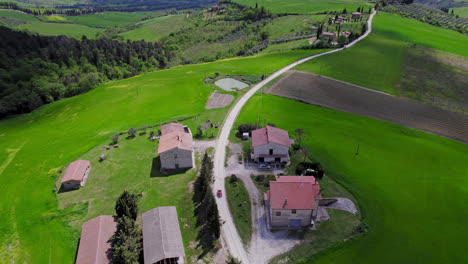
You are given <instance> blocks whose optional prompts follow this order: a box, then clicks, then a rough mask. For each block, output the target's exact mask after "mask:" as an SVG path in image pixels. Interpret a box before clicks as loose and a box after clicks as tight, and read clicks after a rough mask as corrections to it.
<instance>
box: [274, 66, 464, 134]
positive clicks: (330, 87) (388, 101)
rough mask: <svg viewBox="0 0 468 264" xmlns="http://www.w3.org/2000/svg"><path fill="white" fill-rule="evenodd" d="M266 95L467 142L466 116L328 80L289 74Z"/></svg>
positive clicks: (299, 72)
mask: <svg viewBox="0 0 468 264" xmlns="http://www.w3.org/2000/svg"><path fill="white" fill-rule="evenodd" d="M266 92H267V93H269V94H273V95H278V96H282V97H287V98H291V99H295V100H298V101H301V102H305V103H309V104H313V105H319V106H323V107H327V108H331V109H335V110H339V111H344V112H349V113H353V114H357V115H362V116H367V117H370V118H375V119H379V120H383V121H387V122H392V123H395V124H398V125H403V126H407V127H411V128H415V129H419V130H423V131H426V132H429V133H433V134H437V135H441V136H444V137H447V138H451V139H455V140H458V141H461V142H464V143H468V116H467V115H464V114H461V113H456V112H451V111H447V110H444V109H441V108H438V107H435V106H431V105H427V104H424V103H419V102H416V101H413V100H410V99H407V98H402V97H397V96H394V95H389V94H386V93H383V92H379V91H375V90H371V89H367V88H364V87H360V86H357V85H354V84H350V83H346V82H342V81H338V80H335V79H331V78H328V77H324V76H319V75H316V74H312V73H306V72H301V71H289V72H288V73H287V74H286V75H285V76H283V77H282V78H281V79H280V80H279V81H277V82H276V83H275V84H273V85H272V86H271V87H270V88H268V89H267V90H266Z"/></svg>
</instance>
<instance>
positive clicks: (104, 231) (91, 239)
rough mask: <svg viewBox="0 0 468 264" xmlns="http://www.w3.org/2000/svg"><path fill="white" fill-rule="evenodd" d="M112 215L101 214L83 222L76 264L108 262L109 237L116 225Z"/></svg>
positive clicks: (106, 263) (102, 263) (104, 263)
mask: <svg viewBox="0 0 468 264" xmlns="http://www.w3.org/2000/svg"><path fill="white" fill-rule="evenodd" d="M116 226H117V225H116V222H115V219H114V217H113V216H111V215H101V216H98V217H96V218H93V219H91V220H89V221H87V222H85V223H84V224H83V226H82V228H81V238H80V245H79V247H78V255H77V257H76V264H108V263H110V258H109V256H110V249H111V243H110V239H111V237H112V236H113V235H114V233H115V231H116V229H117V227H116Z"/></svg>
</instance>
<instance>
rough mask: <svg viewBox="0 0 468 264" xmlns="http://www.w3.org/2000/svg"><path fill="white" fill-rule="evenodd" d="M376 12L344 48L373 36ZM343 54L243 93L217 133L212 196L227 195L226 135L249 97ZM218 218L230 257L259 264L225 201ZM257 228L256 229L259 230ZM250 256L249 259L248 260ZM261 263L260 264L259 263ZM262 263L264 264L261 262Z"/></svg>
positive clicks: (244, 262) (278, 73)
mask: <svg viewBox="0 0 468 264" xmlns="http://www.w3.org/2000/svg"><path fill="white" fill-rule="evenodd" d="M374 15H375V11H374V12H373V13H372V14H371V15H370V17H369V21H368V24H367V32H366V33H365V34H364V35H362V36H361V37H359V38H358V39H356V40H355V41H354V42H353V43H351V44H348V45H347V48H350V47H352V46H354V45H355V44H356V43H358V42H359V41H361V40H362V39H364V38H365V37H367V36H368V35H369V34H370V33H371V32H372V20H373V18H374ZM341 50H343V48H340V49H335V50H331V51H327V52H324V53H321V54H317V55H313V56H310V57H307V58H304V59H301V60H298V61H296V62H294V63H292V64H289V65H288V66H286V67H284V68H282V69H280V70H278V71H276V72H274V73H273V74H271V75H270V76H269V77H268V78H266V79H265V80H263V81H261V82H260V83H258V84H257V85H255V86H254V87H252V88H251V89H250V90H249V91H248V92H247V93H245V94H244V95H243V96H242V97H241V98H240V99H239V100H238V101H237V102H236V103H235V105H234V106H233V107H232V108H231V110H230V111H229V114H228V115H227V117H226V119H225V120H224V124H223V126H222V128H221V132H220V133H219V137H218V140H217V142H216V146H215V155H214V169H213V171H214V175H215V183H214V186H213V193H216V191H217V190H222V191H223V193H226V190H225V188H224V178H225V176H226V173H225V170H224V159H225V158H226V146H227V144H228V142H229V139H228V138H229V134H230V132H231V130H232V128H233V126H234V122H235V121H236V118H237V116H238V115H239V113H240V111H241V110H242V108H243V107H244V105H245V104H246V103H247V101H248V100H249V99H250V97H252V96H253V95H254V94H255V93H256V92H257V91H258V90H259V89H261V88H262V87H263V86H264V85H266V84H267V83H269V82H271V81H272V80H274V79H275V78H277V77H279V76H280V75H281V74H283V73H285V72H287V71H289V70H290V69H292V68H294V67H296V66H297V65H299V64H301V63H304V62H306V61H309V60H312V59H315V58H318V57H321V56H324V55H327V54H331V53H335V52H339V51H341ZM216 202H217V205H218V210H219V215H220V217H221V222H222V223H223V225H222V227H221V236H222V239H223V240H224V242H225V243H226V245H227V247H228V250H229V253H230V254H231V255H232V256H233V257H235V258H237V259H239V260H240V261H242V263H243V264H249V263H255V264H261V263H262V259H263V257H262V256H260V255H261V253H260V252H257V251H255V250H250V254H248V253H247V250H246V249H245V248H244V247H243V246H242V242H241V239H240V237H239V234H238V233H237V230H236V227H235V225H234V222H233V220H232V216H231V212H230V211H229V207H228V204H227V201H226V197H224V198H221V199H216ZM256 228H259V227H258V226H257V227H256ZM249 255H250V256H249ZM259 260H260V262H258V261H259ZM265 261H266V260H265ZM263 263H264V262H263Z"/></svg>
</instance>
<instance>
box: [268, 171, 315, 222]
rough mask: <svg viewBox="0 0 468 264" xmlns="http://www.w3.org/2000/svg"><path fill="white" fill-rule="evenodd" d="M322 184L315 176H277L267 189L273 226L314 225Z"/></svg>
mask: <svg viewBox="0 0 468 264" xmlns="http://www.w3.org/2000/svg"><path fill="white" fill-rule="evenodd" d="M321 199H322V195H321V193H320V185H319V183H318V182H317V180H316V179H315V177H313V176H277V177H276V181H270V190H268V191H267V200H266V204H267V206H268V210H269V215H270V223H271V227H272V228H290V229H295V228H302V227H308V226H313V225H314V219H315V218H316V217H317V212H318V205H319V201H320V200H321Z"/></svg>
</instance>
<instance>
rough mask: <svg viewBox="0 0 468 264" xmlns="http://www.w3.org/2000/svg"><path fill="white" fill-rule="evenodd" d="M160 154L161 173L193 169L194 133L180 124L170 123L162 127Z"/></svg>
mask: <svg viewBox="0 0 468 264" xmlns="http://www.w3.org/2000/svg"><path fill="white" fill-rule="evenodd" d="M158 154H159V157H160V159H161V171H167V170H177V169H190V168H193V166H194V164H193V162H194V158H193V141H192V132H191V131H190V129H189V128H188V127H186V126H183V125H182V124H179V123H169V124H166V125H163V126H162V127H161V137H160V139H159V146H158Z"/></svg>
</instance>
